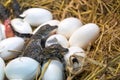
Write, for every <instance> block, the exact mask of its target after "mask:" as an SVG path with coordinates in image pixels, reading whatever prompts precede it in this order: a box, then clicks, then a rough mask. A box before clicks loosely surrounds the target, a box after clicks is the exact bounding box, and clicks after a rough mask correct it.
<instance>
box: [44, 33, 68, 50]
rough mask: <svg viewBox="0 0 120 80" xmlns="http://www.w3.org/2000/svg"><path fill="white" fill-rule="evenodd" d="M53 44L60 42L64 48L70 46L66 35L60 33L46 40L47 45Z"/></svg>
mask: <svg viewBox="0 0 120 80" xmlns="http://www.w3.org/2000/svg"><path fill="white" fill-rule="evenodd" d="M53 44H60V45H61V46H62V47H64V48H68V47H69V42H68V40H67V39H66V37H65V36H63V35H60V34H54V35H51V36H50V37H49V38H48V39H47V40H46V42H45V47H48V46H50V45H53Z"/></svg>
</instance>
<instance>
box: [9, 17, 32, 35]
mask: <svg viewBox="0 0 120 80" xmlns="http://www.w3.org/2000/svg"><path fill="white" fill-rule="evenodd" d="M11 25H12V27H13V29H14V30H15V31H17V32H19V33H32V28H31V26H30V25H29V24H28V23H27V22H26V21H23V20H22V19H20V18H15V19H12V20H11Z"/></svg>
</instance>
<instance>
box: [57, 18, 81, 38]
mask: <svg viewBox="0 0 120 80" xmlns="http://www.w3.org/2000/svg"><path fill="white" fill-rule="evenodd" d="M81 26H82V23H81V21H80V20H79V19H78V18H74V17H69V18H66V19H64V20H62V21H61V22H60V24H59V27H58V30H57V33H58V34H62V35H64V36H65V37H67V39H69V38H70V36H71V35H72V33H73V32H74V31H75V30H77V29H78V28H79V27H81Z"/></svg>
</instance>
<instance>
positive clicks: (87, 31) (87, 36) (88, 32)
mask: <svg viewBox="0 0 120 80" xmlns="http://www.w3.org/2000/svg"><path fill="white" fill-rule="evenodd" d="M99 32H100V29H99V27H98V26H97V25H96V24H94V23H88V24H86V25H84V26H82V27H80V28H79V29H78V30H76V31H75V32H74V33H73V34H72V35H71V37H70V39H69V43H70V46H79V47H81V48H86V47H87V46H88V45H89V44H90V43H92V42H94V41H95V40H96V39H97V37H98V35H99Z"/></svg>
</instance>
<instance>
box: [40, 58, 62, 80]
mask: <svg viewBox="0 0 120 80" xmlns="http://www.w3.org/2000/svg"><path fill="white" fill-rule="evenodd" d="M44 66H45V64H44ZM44 66H43V68H42V69H44ZM63 70H64V68H63V64H62V63H61V62H59V61H57V60H52V61H51V63H50V64H49V66H48V68H47V70H46V72H45V74H44V76H43V79H42V80H64V73H63Z"/></svg>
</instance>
